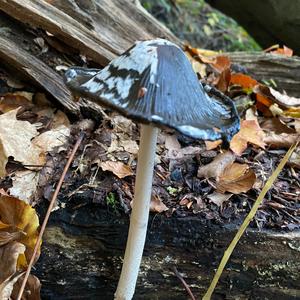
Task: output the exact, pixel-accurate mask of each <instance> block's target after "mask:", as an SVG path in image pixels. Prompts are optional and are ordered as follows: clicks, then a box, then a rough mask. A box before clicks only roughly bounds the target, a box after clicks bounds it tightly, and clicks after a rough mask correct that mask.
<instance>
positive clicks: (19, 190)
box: [8, 170, 39, 204]
mask: <svg viewBox="0 0 300 300" xmlns="http://www.w3.org/2000/svg"><path fill="white" fill-rule="evenodd" d="M38 183H39V173H37V172H34V171H30V170H25V171H23V170H22V171H16V172H14V176H12V187H11V188H9V190H8V191H9V194H10V195H11V196H14V197H16V198H19V199H21V200H23V201H25V202H26V203H28V204H32V200H33V196H34V194H35V192H36V189H37V186H38Z"/></svg>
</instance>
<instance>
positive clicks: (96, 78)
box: [65, 39, 239, 300]
mask: <svg viewBox="0 0 300 300" xmlns="http://www.w3.org/2000/svg"><path fill="white" fill-rule="evenodd" d="M65 81H66V83H67V85H68V86H69V88H70V89H71V90H72V91H73V92H74V93H76V94H79V95H82V96H86V97H88V98H89V99H91V100H92V101H93V102H95V103H97V104H99V105H103V106H106V107H109V108H111V109H114V110H116V111H118V112H120V113H121V114H123V115H124V116H126V117H128V118H131V119H133V120H135V121H137V122H140V123H142V126H141V139H140V147H139V153H138V165H137V174H136V183H135V195H134V200H133V209H132V214H131V220H130V228H129V234H128V240H127V245H126V251H125V257H124V263H123V267H122V272H121V277H120V281H119V284H118V288H117V291H116V294H115V299H118V300H119V299H126V300H127V299H131V298H132V296H133V293H134V290H135V285H136V280H137V276H138V270H139V266H140V262H141V258H142V253H143V248H144V243H145V237H146V231H147V223H148V215H149V204H150V197H151V188H152V178H153V168H154V158H155V147H156V139H157V132H158V130H157V127H170V128H174V129H176V130H177V131H179V132H181V133H183V134H185V135H187V136H190V137H192V138H196V139H208V140H216V139H220V138H222V139H223V140H225V141H229V140H230V139H231V138H232V136H233V135H234V134H235V133H236V132H237V131H238V130H239V118H238V115H237V112H236V109H235V107H234V105H233V103H232V102H231V101H230V100H224V101H221V100H218V99H212V98H210V97H209V96H208V95H207V94H206V92H205V91H204V89H203V87H202V85H201V84H200V83H199V81H198V78H197V76H196V74H195V73H194V71H193V69H192V66H191V64H190V62H189V61H188V59H187V57H186V56H185V54H184V52H183V51H182V50H181V49H180V48H179V47H178V46H177V45H175V44H173V43H171V42H169V41H167V40H164V39H155V40H149V41H141V42H137V43H136V44H135V45H134V46H133V47H131V48H130V49H128V50H127V51H126V52H124V53H123V54H122V55H121V56H120V57H118V58H116V59H114V60H112V61H111V62H110V63H109V64H108V65H107V66H106V67H105V68H104V69H102V70H97V69H84V68H80V67H74V68H70V69H69V70H68V71H67V72H66V73H65Z"/></svg>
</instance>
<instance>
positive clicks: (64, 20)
mask: <svg viewBox="0 0 300 300" xmlns="http://www.w3.org/2000/svg"><path fill="white" fill-rule="evenodd" d="M50 3H52V4H53V5H52V4H50ZM54 5H56V6H57V7H58V8H57V7H55V6H54ZM0 10H3V11H4V12H5V13H7V14H8V15H10V16H11V17H13V18H14V19H17V20H19V21H20V22H23V23H29V24H30V25H31V26H33V27H40V28H42V29H44V30H46V31H48V32H50V33H52V34H54V35H55V36H56V37H57V38H59V39H61V40H62V41H64V42H65V43H66V44H68V45H70V46H72V47H73V48H76V49H79V50H80V52H81V53H82V54H85V55H87V56H88V57H89V58H91V59H92V60H93V61H95V62H97V63H99V64H100V65H103V66H104V65H106V64H107V63H108V62H109V61H110V60H111V59H113V58H115V57H116V55H118V54H120V53H122V52H123V51H124V50H125V49H127V48H129V47H130V46H131V45H132V44H133V42H135V41H136V40H141V39H150V38H153V37H155V36H165V37H166V38H168V39H170V40H173V41H177V39H176V38H175V36H174V35H173V34H172V33H171V32H170V31H169V30H167V29H166V28H165V27H163V26H162V25H160V23H159V22H158V21H156V20H155V19H154V18H153V17H151V16H150V15H149V14H148V13H147V12H145V11H144V10H143V9H142V8H141V6H136V5H135V4H133V3H132V2H130V1H126V0H122V1H120V0H103V1H98V0H97V1H96V0H94V1H87V3H84V2H82V5H81V7H79V6H78V5H77V4H76V3H75V2H74V1H70V0H65V1H55V0H54V1H40V0H0Z"/></svg>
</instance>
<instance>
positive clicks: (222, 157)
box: [197, 151, 235, 178]
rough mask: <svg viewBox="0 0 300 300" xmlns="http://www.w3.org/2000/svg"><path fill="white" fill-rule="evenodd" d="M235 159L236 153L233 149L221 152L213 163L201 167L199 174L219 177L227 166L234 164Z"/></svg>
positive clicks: (206, 176)
mask: <svg viewBox="0 0 300 300" xmlns="http://www.w3.org/2000/svg"><path fill="white" fill-rule="evenodd" d="M234 160H235V155H234V153H232V152H231V151H226V152H224V153H220V154H219V155H218V156H216V157H215V159H214V160H213V161H212V162H211V163H209V164H207V165H205V166H201V167H199V169H198V174H197V176H198V177H200V178H201V177H205V178H218V177H219V176H220V175H221V174H222V173H223V171H224V170H225V168H226V167H228V166H230V165H231V164H233V162H234Z"/></svg>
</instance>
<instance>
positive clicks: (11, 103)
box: [0, 93, 33, 113]
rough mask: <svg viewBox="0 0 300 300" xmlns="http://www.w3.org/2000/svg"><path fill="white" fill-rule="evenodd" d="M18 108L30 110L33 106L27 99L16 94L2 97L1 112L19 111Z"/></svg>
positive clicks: (0, 98)
mask: <svg viewBox="0 0 300 300" xmlns="http://www.w3.org/2000/svg"><path fill="white" fill-rule="evenodd" d="M18 107H23V108H25V109H29V108H31V107H33V104H32V102H31V101H30V100H29V99H27V98H26V97H24V96H22V95H18V94H15V93H9V94H5V95H4V96H2V97H0V111H1V112H2V113H6V112H8V111H11V110H14V109H17V108H18Z"/></svg>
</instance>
